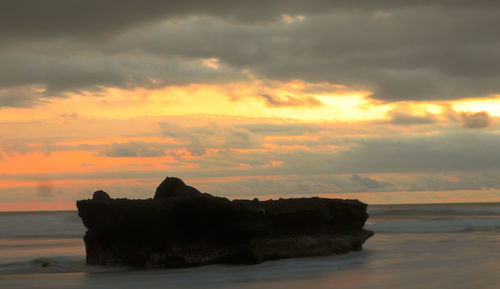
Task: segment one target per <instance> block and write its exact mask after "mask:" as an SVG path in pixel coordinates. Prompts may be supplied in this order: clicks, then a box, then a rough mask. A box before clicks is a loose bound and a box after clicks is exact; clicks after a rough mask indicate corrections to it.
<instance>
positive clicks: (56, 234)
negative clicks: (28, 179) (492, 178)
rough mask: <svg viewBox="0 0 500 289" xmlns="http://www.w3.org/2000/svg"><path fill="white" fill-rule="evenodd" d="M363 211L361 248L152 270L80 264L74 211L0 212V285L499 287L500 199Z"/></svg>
mask: <svg viewBox="0 0 500 289" xmlns="http://www.w3.org/2000/svg"><path fill="white" fill-rule="evenodd" d="M369 213H370V218H369V221H368V224H367V226H366V227H367V228H368V229H371V230H374V231H375V232H376V234H375V236H374V237H372V238H370V239H369V240H368V241H367V242H366V243H365V245H364V249H363V251H360V252H353V253H349V254H345V255H336V256H327V257H311V258H295V259H285V260H278V261H271V262H265V263H262V264H258V265H251V266H226V265H212V266H205V267H198V268H188V269H156V270H140V269H134V268H126V267H119V266H108V267H94V266H86V265H85V263H84V259H85V249H84V244H83V240H82V236H83V234H84V232H85V229H84V227H83V225H82V223H81V221H80V219H79V217H78V216H77V213H76V212H73V211H71V212H70V211H67V212H33V213H22V212H19V213H0V288H12V289H16V288H51V289H55V288H273V289H280V288H286V289H295V288H307V289H315V288H370V289H378V288H381V289H382V288H384V289H387V288H407V289H414V288H422V289H423V288H425V289H432V288H439V289H446V288H450V289H451V288H452V289H459V288H471V289H478V288H479V289H483V288H484V289H488V288H490V289H498V288H500V204H491V203H490V204H431V205H428V204H426V205H423V204H422V205H379V206H369Z"/></svg>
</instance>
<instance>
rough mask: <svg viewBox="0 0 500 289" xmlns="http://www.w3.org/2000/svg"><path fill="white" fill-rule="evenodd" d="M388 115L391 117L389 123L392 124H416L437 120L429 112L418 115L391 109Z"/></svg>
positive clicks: (430, 122)
mask: <svg viewBox="0 0 500 289" xmlns="http://www.w3.org/2000/svg"><path fill="white" fill-rule="evenodd" d="M389 116H390V117H391V120H390V123H391V124H394V125H418V124H432V123H436V122H437V120H436V117H435V116H433V115H431V114H428V115H425V116H420V115H413V114H408V113H401V112H397V111H395V112H394V111H391V112H390V113H389Z"/></svg>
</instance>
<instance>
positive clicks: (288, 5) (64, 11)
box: [0, 0, 496, 39]
mask: <svg viewBox="0 0 500 289" xmlns="http://www.w3.org/2000/svg"><path fill="white" fill-rule="evenodd" d="M430 2H438V3H441V4H445V5H446V4H447V3H449V4H452V5H453V6H461V5H465V6H474V5H472V3H470V2H468V1H394V0H379V1H362V2H360V1H344V0H340V1H322V0H308V1H296V0H295V1H294V0H275V1H267V0H254V1H234V0H212V1H205V0H184V1H163V0H142V1H136V0H88V1H80V0H44V1H37V0H2V1H0V39H6V38H17V37H34V38H45V37H57V36H70V37H75V36H76V37H78V36H83V37H89V38H94V37H96V36H103V35H107V34H112V33H115V32H116V31H120V30H124V29H127V28H130V27H135V26H138V25H141V24H145V23H152V22H155V21H159V20H161V19H168V18H171V17H182V16H190V15H213V16H216V17H221V18H225V19H227V20H232V21H236V22H240V21H241V22H255V21H272V20H275V19H276V18H277V17H280V16H281V15H282V14H287V13H289V14H310V13H325V12H328V11H332V10H338V9H367V10H372V9H386V8H395V7H404V6H419V5H424V4H427V3H430ZM478 2H480V1H475V2H474V4H475V3H478ZM486 3H488V6H496V4H495V2H494V1H486Z"/></svg>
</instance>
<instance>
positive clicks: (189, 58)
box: [0, 0, 500, 211]
mask: <svg viewBox="0 0 500 289" xmlns="http://www.w3.org/2000/svg"><path fill="white" fill-rule="evenodd" d="M160 2H161V1H160ZM160 2H158V3H157V2H154V3H153V2H151V3H150V2H148V1H145V2H144V3H141V4H140V5H138V6H136V7H134V5H118V6H116V5H100V6H99V7H98V9H99V10H96V9H97V8H95V7H93V6H92V5H83V6H81V7H80V6H79V9H74V7H73V5H59V4H58V2H57V1H55V2H54V1H52V2H50V3H45V4H44V5H43V6H40V5H38V6H36V7H35V6H33V5H32V6H30V5H24V4H23V5H24V6H25V7H24V6H23V7H24V8H23V9H11V10H15V11H9V9H3V10H0V19H2V21H3V22H2V23H8V25H0V211H4V210H37V209H44V210H46V209H51V210H52V209H74V203H75V200H78V199H82V198H89V197H90V196H91V195H92V193H93V192H94V191H96V190H99V189H103V190H106V191H108V192H109V193H110V195H111V196H113V197H128V198H149V197H151V196H153V194H154V190H155V188H156V186H157V185H158V184H159V183H160V182H161V181H162V180H163V178H164V177H166V176H177V177H181V178H182V179H184V180H185V181H186V182H187V183H188V184H190V185H193V186H195V187H197V188H199V189H200V190H202V191H204V192H209V193H212V194H216V195H221V196H226V197H229V198H243V197H244V198H253V197H260V198H278V197H291V196H317V195H320V196H331V197H335V196H338V197H343V198H350V197H352V198H359V199H361V200H363V201H366V202H368V203H370V204H378V203H418V202H424V203H432V202H482V201H488V202H490V201H491V202H493V201H498V196H499V194H500V179H498V178H497V176H498V175H499V173H500V153H499V149H498V148H499V147H500V123H499V118H500V73H499V70H498V67H500V65H499V63H498V60H499V59H500V49H498V43H500V42H499V41H498V31H497V29H496V27H498V26H499V25H500V18H499V17H498V15H496V14H495V11H496V10H495V9H496V8H497V7H496V6H495V5H494V4H491V3H489V2H481V3H475V4H474V9H473V10H471V9H470V7H469V6H468V5H455V3H451V2H447V1H443V2H442V3H439V5H435V3H419V4H418V5H415V3H411V1H400V2H398V3H395V2H394V3H393V2H391V1H382V2H380V3H378V2H370V1H367V2H366V3H358V2H357V1H351V2H345V1H344V2H345V3H344V2H342V1H341V2H342V3H340V2H338V1H312V2H311V1H294V2H293V3H289V1H281V0H275V1H272V3H271V2H270V1H260V2H259V1H257V2H255V1H253V2H251V1H230V3H229V2H228V3H225V4H224V5H221V4H220V3H218V2H217V1H216V2H217V3H208V2H207V3H205V2H203V1H201V2H200V3H198V4H199V5H198V4H196V5H193V4H192V3H190V2H189V1H188V2H185V1H180V2H177V3H170V2H168V3H167V2H165V3H163V2H161V3H160ZM202 2H203V3H202ZM54 5H55V6H54ZM492 5H493V6H492ZM32 15H37V17H32ZM109 15H113V17H109ZM422 19H425V21H422Z"/></svg>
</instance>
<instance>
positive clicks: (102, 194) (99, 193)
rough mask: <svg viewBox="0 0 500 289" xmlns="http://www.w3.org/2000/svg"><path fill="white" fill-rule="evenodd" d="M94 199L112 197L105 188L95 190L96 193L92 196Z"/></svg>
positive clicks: (108, 198)
mask: <svg viewBox="0 0 500 289" xmlns="http://www.w3.org/2000/svg"><path fill="white" fill-rule="evenodd" d="M92 200H103V201H104V200H106V201H107V200H111V197H110V196H109V194H108V193H106V192H105V191H103V190H98V191H95V192H94V195H93V196H92Z"/></svg>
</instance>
